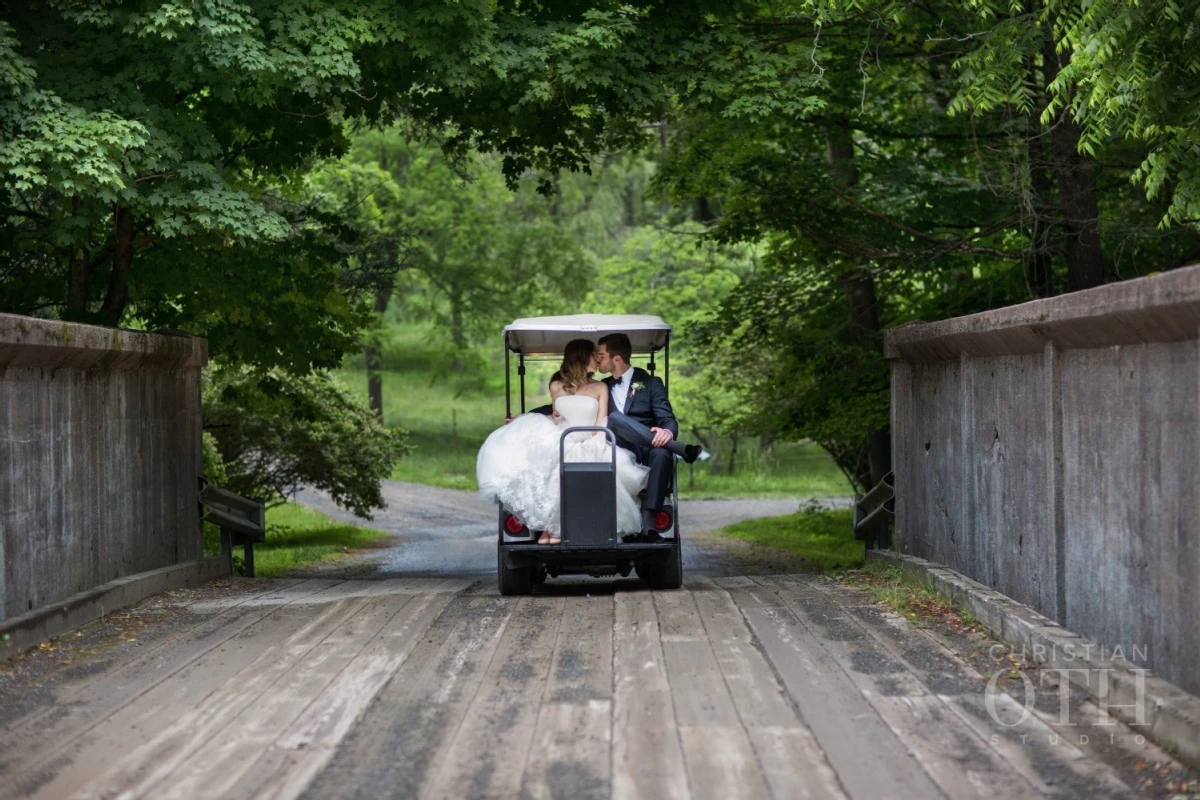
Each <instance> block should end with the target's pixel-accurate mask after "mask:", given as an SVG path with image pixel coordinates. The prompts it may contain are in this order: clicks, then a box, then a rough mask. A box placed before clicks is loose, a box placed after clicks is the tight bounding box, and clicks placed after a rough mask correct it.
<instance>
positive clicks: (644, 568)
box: [636, 538, 683, 591]
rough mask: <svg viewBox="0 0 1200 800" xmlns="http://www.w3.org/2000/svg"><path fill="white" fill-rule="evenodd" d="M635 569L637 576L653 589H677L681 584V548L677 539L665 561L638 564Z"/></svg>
mask: <svg viewBox="0 0 1200 800" xmlns="http://www.w3.org/2000/svg"><path fill="white" fill-rule="evenodd" d="M636 569H637V574H638V577H639V578H641V579H642V580H644V581H645V582H646V585H647V586H649V587H650V588H651V589H653V590H655V591H666V590H670V589H678V588H679V587H681V586H683V548H682V547H681V546H680V545H679V539H678V538H676V540H675V547H674V549H673V550H672V551H671V555H670V556H668V557H667V559H666V560H665V561H660V562H658V563H656V564H639V565H638V566H637V568H636Z"/></svg>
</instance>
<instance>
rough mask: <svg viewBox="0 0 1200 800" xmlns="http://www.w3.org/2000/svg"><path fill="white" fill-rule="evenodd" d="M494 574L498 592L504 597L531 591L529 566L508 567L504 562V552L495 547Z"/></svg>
mask: <svg viewBox="0 0 1200 800" xmlns="http://www.w3.org/2000/svg"><path fill="white" fill-rule="evenodd" d="M496 574H497V577H498V578H499V582H500V594H502V595H504V596H505V597H510V596H512V595H520V594H530V593H531V592H532V591H533V570H532V569H530V568H529V567H509V566H507V565H505V563H504V553H502V552H500V549H499V548H497V549H496Z"/></svg>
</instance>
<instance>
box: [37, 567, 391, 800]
mask: <svg viewBox="0 0 1200 800" xmlns="http://www.w3.org/2000/svg"><path fill="white" fill-rule="evenodd" d="M354 588H356V587H351V588H350V589H349V591H350V592H353V591H354ZM366 604H367V601H366V600H365V599H364V598H362V597H342V598H337V599H335V600H333V602H331V603H328V604H326V605H322V606H313V607H310V608H307V609H305V608H300V609H299V610H301V611H307V612H308V615H307V616H300V615H297V616H298V617H299V619H300V620H301V624H300V627H299V629H298V630H295V632H293V633H292V634H291V635H290V636H288V637H287V638H286V639H285V640H284V641H282V642H274V643H273V645H272V646H269V647H265V648H262V649H261V650H260V654H259V657H258V658H256V659H255V660H254V661H253V662H252V663H251V664H250V666H249V667H247V668H246V669H244V670H242V671H240V672H239V673H238V674H237V675H234V676H231V677H229V678H228V679H227V680H225V681H224V682H223V683H222V684H221V685H220V686H219V688H217V690H216V691H213V692H211V693H209V694H208V695H207V696H205V697H204V698H203V700H202V701H200V702H199V703H196V702H194V701H191V702H188V701H185V702H183V703H179V702H168V703H166V704H164V705H163V706H162V707H160V708H158V709H155V710H154V711H153V712H152V713H151V715H150V716H149V718H150V720H152V724H153V727H154V728H155V729H156V732H155V735H154V736H153V738H152V739H150V740H149V741H145V742H143V743H142V744H141V745H140V746H137V747H131V746H129V744H128V742H126V743H125V746H123V747H122V748H121V753H122V755H121V757H119V758H113V757H111V756H109V757H108V758H106V760H105V761H104V762H103V766H100V765H97V767H98V768H96V769H94V770H93V772H92V775H91V776H90V778H89V779H88V780H87V782H86V785H85V786H84V787H82V788H81V789H79V790H78V791H77V792H76V793H75V794H74V795H72V796H73V797H76V798H80V799H81V800H82V798H90V797H97V796H100V797H117V796H121V795H129V796H137V795H142V794H146V791H147V789H149V788H150V787H151V786H153V785H154V784H155V783H156V782H158V781H160V780H163V779H164V778H169V777H170V775H171V774H172V773H173V772H175V771H176V770H178V769H180V768H181V767H182V766H183V764H184V763H185V762H186V761H187V759H188V758H189V757H190V756H191V755H192V754H193V753H194V752H195V751H196V750H197V749H199V748H200V747H201V746H202V745H203V744H204V743H205V742H207V741H208V740H209V739H211V738H212V737H214V736H216V735H218V734H221V733H223V732H230V731H232V730H233V729H234V726H235V725H236V724H237V720H238V717H239V716H240V715H241V714H242V713H243V712H245V711H246V710H247V709H249V708H251V707H252V706H253V705H255V704H256V703H261V702H265V701H264V700H263V698H264V695H265V694H266V693H267V692H268V691H270V690H272V688H273V686H274V685H275V684H276V682H277V681H279V679H280V678H281V677H283V676H284V675H286V674H288V673H289V672H290V671H291V669H292V668H293V666H295V665H297V664H299V663H301V662H302V661H303V659H304V657H305V656H306V655H308V654H309V653H310V651H312V650H313V649H314V648H316V647H317V645H319V644H320V643H321V642H322V641H323V640H324V639H325V638H326V637H327V636H328V635H329V634H330V633H332V632H333V631H335V630H336V629H337V628H338V626H340V625H342V624H343V623H344V622H345V621H346V620H348V619H350V618H351V617H353V616H354V615H356V614H358V613H359V612H360V611H361V610H363V608H364V607H365V606H366ZM162 723H166V724H162ZM142 726H143V723H139V725H138V727H139V728H141V727H142ZM101 749H105V748H104V747H103V746H102V747H101ZM57 796H58V797H62V796H63V795H62V794H61V793H59V794H58V795H57Z"/></svg>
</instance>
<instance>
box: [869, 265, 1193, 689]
mask: <svg viewBox="0 0 1200 800" xmlns="http://www.w3.org/2000/svg"><path fill="white" fill-rule="evenodd" d="M1198 334H1200V267H1189V268H1186V269H1179V270H1174V271H1172V272H1169V273H1164V274H1161V275H1157V276H1154V277H1149V278H1142V279H1138V280H1132V281H1126V282H1124V283H1118V284H1112V285H1109V286H1104V287H1101V288H1097V289H1093V290H1089V291H1085V292H1078V293H1075V294H1070V295H1065V296H1062V297H1056V298H1051V299H1047V300H1039V301H1036V302H1031V303H1025V304H1022V305H1018V306H1013V307H1010V308H1005V309H1000V310H997V311H991V312H987V313H984V314H977V315H973V316H969V317H961V318H958V319H951V320H946V321H944V322H937V323H930V324H916V325H907V326H902V327H900V328H896V329H894V330H892V331H889V332H888V335H887V338H886V345H885V349H886V354H887V357H888V358H889V359H891V360H892V365H893V367H892V444H893V447H894V464H895V473H896V494H897V500H896V536H895V542H894V547H895V548H896V549H897V550H899V551H901V552H904V553H909V554H912V555H915V556H919V557H921V558H926V559H929V560H932V561H937V562H940V563H942V564H945V565H947V566H950V567H952V568H954V569H956V570H958V571H960V572H962V573H965V574H966V575H968V576H970V577H971V578H974V579H975V580H977V581H980V582H981V583H985V584H987V585H989V586H991V587H993V588H995V589H997V590H999V591H1001V592H1003V593H1005V594H1007V595H1009V596H1010V597H1013V598H1015V599H1017V600H1019V601H1021V602H1023V603H1027V604H1029V605H1032V606H1033V607H1034V608H1036V609H1037V610H1039V611H1040V612H1042V613H1043V614H1045V615H1046V616H1048V617H1051V618H1054V619H1056V620H1057V621H1058V622H1060V623H1061V624H1063V625H1065V626H1066V627H1067V628H1069V629H1071V630H1073V631H1075V632H1077V633H1079V634H1081V635H1083V636H1085V637H1087V638H1089V639H1091V640H1092V641H1094V642H1096V643H1097V644H1100V645H1103V646H1104V647H1105V648H1108V649H1114V648H1118V647H1119V648H1121V650H1122V653H1123V655H1124V656H1125V657H1126V658H1128V659H1130V660H1131V661H1134V662H1136V663H1138V664H1139V665H1141V666H1148V667H1150V668H1151V669H1153V670H1154V671H1155V672H1156V673H1157V674H1158V675H1160V676H1162V677H1164V678H1166V679H1167V680H1170V681H1172V682H1174V683H1176V684H1178V685H1180V686H1182V687H1184V688H1185V689H1187V690H1189V691H1191V692H1197V693H1200V621H1198V620H1200V429H1198V425H1200V345H1198V343H1197V336H1198ZM1135 648H1136V649H1135Z"/></svg>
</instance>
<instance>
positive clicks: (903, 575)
mask: <svg viewBox="0 0 1200 800" xmlns="http://www.w3.org/2000/svg"><path fill="white" fill-rule="evenodd" d="M838 580H840V581H841V582H843V583H845V584H848V585H850V586H857V587H859V588H861V589H866V590H867V592H868V593H870V595H871V600H872V602H875V603H878V604H880V605H884V606H887V607H888V608H890V609H891V610H892V611H895V612H896V613H898V614H903V615H904V616H906V617H908V618H909V619H910V620H913V621H917V622H929V621H934V620H936V621H942V622H948V623H950V624H953V625H955V627H960V628H962V629H963V630H964V631H965V632H975V631H980V630H982V629H983V626H982V625H980V624H979V621H978V620H977V619H976V618H975V615H974V614H972V613H971V612H970V611H968V610H966V609H960V608H958V607H956V606H955V605H954V602H953V600H951V599H950V598H949V597H947V596H946V595H944V594H941V593H939V592H937V591H935V590H934V588H933V586H932V585H931V584H929V583H926V582H925V581H922V580H920V579H918V578H916V577H915V576H913V575H911V574H910V573H907V572H905V571H904V570H902V569H900V568H899V567H897V566H895V565H894V564H884V563H880V562H875V561H873V562H871V563H869V564H867V565H866V566H865V567H864V568H863V569H859V570H853V571H848V572H844V573H842V574H841V575H839V576H838Z"/></svg>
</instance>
